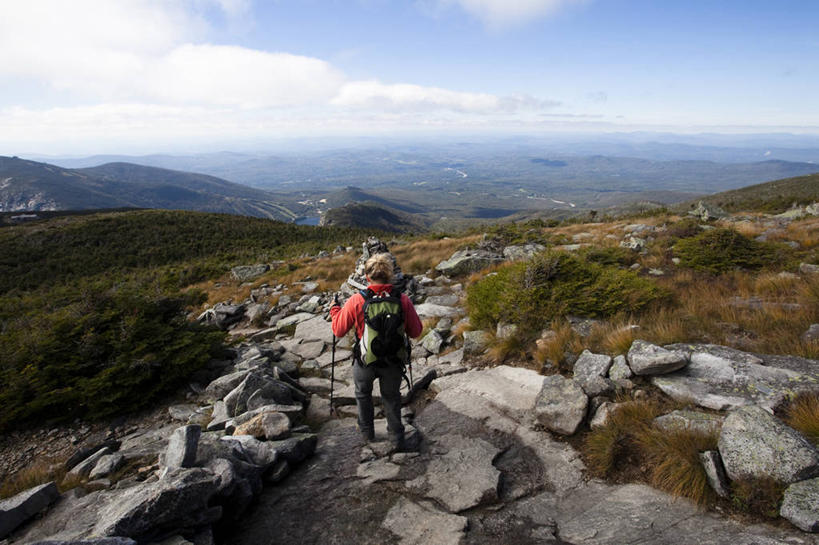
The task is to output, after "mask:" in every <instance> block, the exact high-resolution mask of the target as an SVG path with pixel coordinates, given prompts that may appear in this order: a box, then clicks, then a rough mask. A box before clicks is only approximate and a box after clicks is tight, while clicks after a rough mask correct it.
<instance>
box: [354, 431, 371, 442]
mask: <svg viewBox="0 0 819 545" xmlns="http://www.w3.org/2000/svg"><path fill="white" fill-rule="evenodd" d="M358 431H360V432H361V438H362V439H364V442H365V443H372V442H373V441H375V432H374V431H373V430H358Z"/></svg>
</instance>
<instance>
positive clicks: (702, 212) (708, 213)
mask: <svg viewBox="0 0 819 545" xmlns="http://www.w3.org/2000/svg"><path fill="white" fill-rule="evenodd" d="M688 215H689V216H694V217H695V218H698V219H699V220H700V221H712V220H717V219H720V218H724V217H727V216H728V214H727V213H726V212H725V210H723V209H722V208H720V207H719V206H717V205H715V204H710V203H706V202H704V201H700V202H698V203H697V206H696V207H695V208H694V209H693V210H689V211H688Z"/></svg>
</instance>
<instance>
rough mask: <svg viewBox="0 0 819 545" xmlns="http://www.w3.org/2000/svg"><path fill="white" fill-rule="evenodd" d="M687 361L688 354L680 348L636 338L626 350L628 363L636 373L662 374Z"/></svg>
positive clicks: (679, 366) (682, 365)
mask: <svg viewBox="0 0 819 545" xmlns="http://www.w3.org/2000/svg"><path fill="white" fill-rule="evenodd" d="M687 363H688V356H687V354H686V353H685V352H683V351H680V350H667V349H665V348H662V347H660V346H657V345H654V344H651V343H647V342H646V341H641V340H639V339H638V340H636V341H634V342H633V343H632V344H631V348H629V351H628V364H629V367H631V370H632V371H634V374H636V375H662V374H665V373H671V372H672V371H676V370H677V369H680V368H682V367H685V365H686V364H687Z"/></svg>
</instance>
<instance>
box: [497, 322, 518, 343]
mask: <svg viewBox="0 0 819 545" xmlns="http://www.w3.org/2000/svg"><path fill="white" fill-rule="evenodd" d="M517 332H518V326H517V324H504V323H503V322H499V323H498V327H497V328H496V329H495V337H497V338H498V339H508V338H510V337H514V336H515V335H516V334H517Z"/></svg>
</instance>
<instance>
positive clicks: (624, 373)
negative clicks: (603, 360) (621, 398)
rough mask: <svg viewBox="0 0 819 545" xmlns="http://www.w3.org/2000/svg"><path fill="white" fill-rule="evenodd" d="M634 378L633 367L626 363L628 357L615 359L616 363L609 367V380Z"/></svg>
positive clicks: (621, 356)
mask: <svg viewBox="0 0 819 545" xmlns="http://www.w3.org/2000/svg"><path fill="white" fill-rule="evenodd" d="M633 376H634V373H633V372H632V371H631V367H629V366H628V363H627V362H626V357H625V356H623V355H620V356H617V357H615V358H614V361H613V362H612V364H611V367H609V378H610V379H611V380H623V379H629V378H631V377H633Z"/></svg>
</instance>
